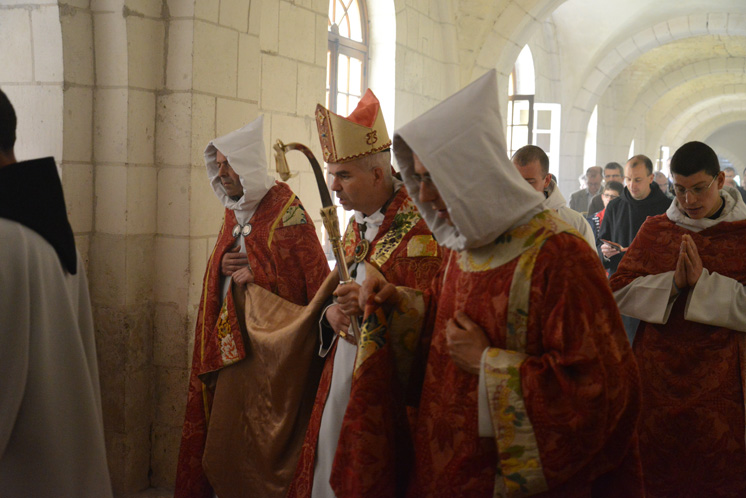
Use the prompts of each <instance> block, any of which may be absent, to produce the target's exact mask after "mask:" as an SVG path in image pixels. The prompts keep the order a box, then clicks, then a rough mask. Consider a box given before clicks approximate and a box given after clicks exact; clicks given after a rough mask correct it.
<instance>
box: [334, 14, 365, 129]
mask: <svg viewBox="0 0 746 498" xmlns="http://www.w3.org/2000/svg"><path fill="white" fill-rule="evenodd" d="M328 26H329V45H328V47H329V48H328V51H327V60H326V67H327V73H326V74H327V78H326V106H327V108H328V109H329V110H331V111H333V112H336V113H337V114H340V115H342V116H347V115H348V114H349V113H350V112H351V111H352V110H353V109H355V106H356V105H357V103H358V102H359V101H360V97H362V95H363V90H364V89H365V88H367V81H366V76H367V67H366V66H367V61H368V36H367V31H368V30H367V26H368V23H367V19H366V15H365V4H364V3H363V2H359V1H358V0H330V1H329V23H328Z"/></svg>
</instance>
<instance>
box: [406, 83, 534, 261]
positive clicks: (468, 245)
mask: <svg viewBox="0 0 746 498" xmlns="http://www.w3.org/2000/svg"><path fill="white" fill-rule="evenodd" d="M503 125H504V123H503V120H502V117H501V116H500V108H499V106H498V100H497V75H496V72H495V70H492V71H489V72H488V73H487V74H485V75H484V76H482V77H480V78H479V79H477V80H476V81H474V82H473V83H471V84H469V85H468V86H466V87H465V88H463V89H462V90H460V91H458V92H457V93H455V94H454V95H452V96H450V97H449V98H448V99H446V100H445V101H443V102H441V103H440V104H438V105H437V106H435V107H434V108H432V109H431V110H429V111H428V112H426V113H425V114H423V115H422V116H420V117H418V118H416V119H414V120H413V121H411V122H409V123H408V124H406V125H404V126H402V127H401V128H400V129H399V130H397V131H396V132H394V154H395V155H396V160H397V162H398V165H399V168H400V169H401V172H402V176H403V178H404V184H405V185H406V187H407V190H408V191H409V195H410V196H411V197H412V199H413V200H414V202H415V204H416V205H417V207H418V208H419V210H420V213H422V216H423V217H424V218H425V221H426V222H427V225H428V226H429V227H430V230H431V231H432V232H433V234H434V235H435V238H436V239H437V240H438V243H440V244H441V245H443V246H445V247H447V248H449V249H453V250H456V251H462V250H464V249H474V248H477V247H481V246H483V245H485V244H488V243H490V242H492V241H494V240H495V239H496V238H497V237H498V236H500V235H501V234H502V233H504V232H505V231H507V230H508V229H510V228H511V227H512V226H514V225H515V224H516V222H518V221H519V220H521V219H523V218H525V215H526V214H528V213H529V212H530V211H532V210H534V208H537V207H538V206H539V205H540V204H541V203H542V202H543V201H544V196H543V195H542V194H540V193H539V192H537V191H535V190H534V189H532V188H531V187H530V186H529V184H528V183H526V180H524V179H523V177H522V176H521V175H520V173H518V171H517V170H516V168H515V166H513V163H512V162H511V161H510V159H508V154H507V148H506V146H505V136H504V135H503ZM413 152H414V153H415V154H417V156H418V157H419V158H420V161H421V162H422V164H423V165H424V166H425V168H427V170H428V171H429V173H430V176H431V177H432V180H433V183H434V184H435V186H436V187H437V188H438V191H439V192H440V195H441V197H442V198H443V200H444V201H445V203H446V206H447V207H448V212H449V214H450V217H451V220H452V221H453V224H454V225H455V226H450V225H448V224H447V223H446V221H445V220H443V219H440V218H438V217H437V213H436V211H435V210H434V209H433V208H432V206H431V205H430V204H429V203H426V204H423V203H421V202H420V201H419V192H420V184H419V183H418V182H416V181H414V180H413V178H412V174H413V173H414V164H413V160H412V153H413Z"/></svg>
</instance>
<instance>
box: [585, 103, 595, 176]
mask: <svg viewBox="0 0 746 498" xmlns="http://www.w3.org/2000/svg"><path fill="white" fill-rule="evenodd" d="M597 137H598V106H596V107H594V108H593V113H592V114H591V119H589V120H588V129H587V130H586V132H585V148H584V151H583V171H585V170H587V169H588V168H590V167H591V166H596V139H597Z"/></svg>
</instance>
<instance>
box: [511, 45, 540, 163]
mask: <svg viewBox="0 0 746 498" xmlns="http://www.w3.org/2000/svg"><path fill="white" fill-rule="evenodd" d="M535 88H536V84H535V73H534V59H533V56H532V55H531V49H529V48H528V45H526V46H525V47H523V50H521V53H520V54H519V55H518V59H517V60H516V62H515V65H514V66H513V71H512V72H511V73H510V78H509V81H508V116H507V118H508V126H507V143H508V155H509V156H510V157H512V156H513V154H514V153H515V151H517V150H518V149H520V148H521V147H523V146H524V145H528V144H532V143H534V137H533V134H534V94H535V93H536V90H535Z"/></svg>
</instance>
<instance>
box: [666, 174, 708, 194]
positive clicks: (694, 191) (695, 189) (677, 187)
mask: <svg viewBox="0 0 746 498" xmlns="http://www.w3.org/2000/svg"><path fill="white" fill-rule="evenodd" d="M716 179H717V176H713V177H712V181H711V182H710V183H709V184H708V185H707V186H706V187H692V188H684V187H682V186H681V185H674V186H673V191H674V192H675V193H676V195H677V196H679V197H684V196H685V195H686V193H687V192H691V193H692V194H694V195H696V196H697V197H699V196H700V195H702V194H704V193H705V192H707V191H708V190H710V187H712V184H713V183H715V180H716Z"/></svg>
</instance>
